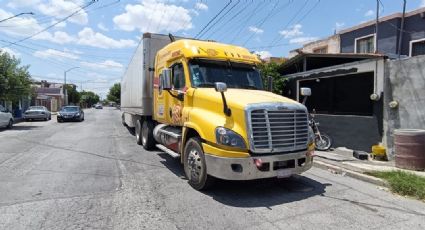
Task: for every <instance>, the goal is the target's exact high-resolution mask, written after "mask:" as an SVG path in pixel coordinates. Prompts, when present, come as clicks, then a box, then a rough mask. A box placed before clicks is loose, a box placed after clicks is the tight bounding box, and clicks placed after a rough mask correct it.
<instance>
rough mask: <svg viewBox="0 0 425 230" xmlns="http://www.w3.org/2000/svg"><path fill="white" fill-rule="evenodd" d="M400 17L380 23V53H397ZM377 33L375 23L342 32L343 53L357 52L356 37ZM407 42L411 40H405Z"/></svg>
mask: <svg viewBox="0 0 425 230" xmlns="http://www.w3.org/2000/svg"><path fill="white" fill-rule="evenodd" d="M399 26H400V19H399V18H394V19H391V20H388V21H385V22H381V23H379V27H378V30H379V31H378V49H379V51H380V53H384V54H392V55H395V54H396V53H397V44H398V40H397V39H398V31H399V30H398V29H397V28H398V27H399ZM374 33H375V25H370V26H366V27H363V28H359V29H357V30H353V31H350V32H346V33H341V35H340V39H341V53H355V50H354V43H355V39H356V38H360V37H363V36H367V35H370V34H374ZM404 42H405V43H409V41H407V40H405V41H404Z"/></svg>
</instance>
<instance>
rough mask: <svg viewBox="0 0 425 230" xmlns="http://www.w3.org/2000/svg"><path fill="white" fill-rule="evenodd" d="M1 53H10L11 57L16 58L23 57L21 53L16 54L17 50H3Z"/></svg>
mask: <svg viewBox="0 0 425 230" xmlns="http://www.w3.org/2000/svg"><path fill="white" fill-rule="evenodd" d="M0 51H1V52H6V53H8V54H9V55H11V56H15V58H18V57H20V56H21V53H19V52H16V51H15V50H12V49H10V48H7V47H6V48H1V49H0Z"/></svg>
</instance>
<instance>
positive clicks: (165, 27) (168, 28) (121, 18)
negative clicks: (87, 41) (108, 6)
mask: <svg viewBox="0 0 425 230" xmlns="http://www.w3.org/2000/svg"><path fill="white" fill-rule="evenodd" d="M125 10H126V12H125V13H123V14H120V15H117V16H115V17H114V18H113V21H114V23H115V25H116V26H117V28H119V29H121V30H125V31H134V30H136V29H138V30H139V31H140V32H160V31H162V32H177V31H181V30H188V29H190V28H192V17H191V16H190V11H189V10H188V9H186V8H183V7H181V6H176V5H167V4H165V3H163V2H158V1H155V0H142V1H141V4H137V5H131V4H128V5H126V7H125ZM148 30H149V31H148Z"/></svg>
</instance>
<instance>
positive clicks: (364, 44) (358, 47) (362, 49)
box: [354, 34, 375, 53]
mask: <svg viewBox="0 0 425 230" xmlns="http://www.w3.org/2000/svg"><path fill="white" fill-rule="evenodd" d="M354 47H355V51H356V53H374V52H375V35H374V34H372V35H367V36H364V37H360V38H356V40H355V44H354Z"/></svg>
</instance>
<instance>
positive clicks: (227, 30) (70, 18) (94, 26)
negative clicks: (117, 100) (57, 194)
mask: <svg viewBox="0 0 425 230" xmlns="http://www.w3.org/2000/svg"><path fill="white" fill-rule="evenodd" d="M90 3H91V0H0V49H2V50H3V51H6V52H8V53H10V54H12V55H14V56H15V57H17V58H19V59H20V60H21V62H22V64H24V65H29V66H30V67H29V72H30V74H31V75H32V77H33V78H34V79H36V80H48V81H51V82H63V75H64V71H65V70H68V69H70V68H73V67H78V68H76V69H73V70H71V71H69V72H68V73H67V81H68V82H71V83H74V84H76V85H77V90H79V91H80V90H91V91H94V92H96V93H98V94H99V95H100V96H101V97H102V98H105V97H106V95H107V92H108V90H109V88H110V87H111V86H112V85H113V84H114V83H116V82H120V81H121V77H122V75H123V74H124V72H125V69H126V66H127V65H128V63H129V61H130V59H131V57H132V55H133V53H134V51H135V49H136V47H137V44H138V42H139V41H140V37H141V36H142V35H143V33H145V32H151V33H163V34H168V33H171V34H173V35H177V36H183V37H195V38H200V39H210V40H215V41H218V42H223V43H230V44H235V45H239V46H243V47H246V48H248V49H249V50H250V51H252V52H256V53H258V54H259V55H261V57H263V58H266V57H268V56H278V57H285V56H287V55H288V52H289V51H290V50H293V49H296V48H299V47H301V46H302V44H304V43H307V42H310V41H314V40H317V39H320V38H325V37H327V36H330V35H332V34H334V33H335V31H338V30H341V29H344V28H349V27H351V26H355V25H357V24H359V23H362V22H366V21H369V20H374V17H375V16H376V1H375V0H232V1H229V0H97V1H95V2H93V3H92V4H90ZM402 3H403V1H402V0H381V4H380V12H379V14H380V15H381V16H385V15H389V14H392V13H396V12H401V11H402ZM87 5H88V6H87ZM419 7H425V0H407V11H411V10H414V9H417V8H419ZM30 12H31V13H33V14H32V15H31V14H23V15H20V16H18V17H15V18H12V19H9V20H6V21H2V20H4V19H7V18H9V17H12V16H14V15H17V14H20V13H30ZM220 12H221V13H220ZM212 19H214V20H212ZM211 20H212V21H211ZM1 21H2V22H1Z"/></svg>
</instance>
